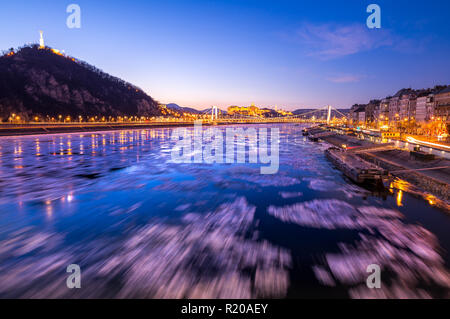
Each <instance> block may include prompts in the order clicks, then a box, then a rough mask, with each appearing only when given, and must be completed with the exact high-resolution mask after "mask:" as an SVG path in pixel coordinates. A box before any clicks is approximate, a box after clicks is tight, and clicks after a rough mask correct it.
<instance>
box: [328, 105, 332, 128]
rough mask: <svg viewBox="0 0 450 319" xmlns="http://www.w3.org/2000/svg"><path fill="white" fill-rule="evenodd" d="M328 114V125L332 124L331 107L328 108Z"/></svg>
mask: <svg viewBox="0 0 450 319" xmlns="http://www.w3.org/2000/svg"><path fill="white" fill-rule="evenodd" d="M327 109H328V112H327V124H330V120H331V105H328V106H327Z"/></svg>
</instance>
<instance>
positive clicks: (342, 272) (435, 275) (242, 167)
mask: <svg viewBox="0 0 450 319" xmlns="http://www.w3.org/2000/svg"><path fill="white" fill-rule="evenodd" d="M278 127H279V128H280V140H281V144H280V171H279V173H278V174H277V175H274V176H270V175H260V174H259V165H249V164H233V165H230V164H223V165H217V164H214V165H206V164H195V165H194V164H174V163H171V161H170V159H171V158H170V155H171V154H170V152H171V146H172V144H171V141H170V132H171V129H169V128H161V129H151V130H139V131H120V132H103V133H89V134H86V133H85V134H67V135H48V136H39V137H20V138H3V139H0V282H1V283H2V285H0V297H22V298H36V297H40V298H75V297H86V298H89V297H105V298H128V297H137V298H263V297H268V298H283V297H298V296H322V297H330V296H339V297H354V298H361V297H362V298H366V297H367V298H372V297H424V298H425V297H449V287H450V283H449V282H450V279H449V278H450V277H449V272H448V265H449V256H448V249H449V246H450V238H449V235H448V227H449V226H450V220H449V217H448V216H447V215H445V213H443V212H442V211H440V210H438V209H437V208H436V207H435V205H436V199H435V198H434V197H432V196H430V195H427V197H426V201H424V200H421V199H418V198H416V197H414V196H411V194H414V193H415V190H414V188H413V187H411V185H409V184H407V183H404V182H403V181H399V180H396V181H394V182H393V183H392V184H391V185H390V188H389V190H388V192H387V193H386V194H381V196H378V194H373V193H371V192H370V191H368V190H366V189H362V188H360V187H358V186H356V185H354V184H352V183H349V182H348V181H347V180H346V179H344V178H343V177H342V174H341V173H340V172H338V171H336V170H335V169H334V168H333V167H332V165H330V164H329V163H328V162H327V161H326V159H325V157H324V155H323V150H324V149H325V148H326V145H322V144H315V143H311V142H309V141H307V140H306V139H305V138H304V137H303V136H302V135H301V129H302V127H301V126H296V125H280V126H278ZM74 263H75V264H79V265H80V266H81V269H82V289H80V290H68V289H67V288H66V285H65V281H66V278H67V277H66V276H67V274H66V272H65V270H66V267H67V266H68V265H69V264H74ZM371 263H377V264H379V265H380V266H381V267H382V271H383V274H386V275H383V277H382V278H383V284H382V289H380V290H372V289H368V288H367V287H366V286H365V278H366V277H365V276H366V275H367V274H366V267H367V265H369V264H371Z"/></svg>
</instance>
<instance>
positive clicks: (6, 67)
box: [0, 45, 161, 120]
mask: <svg viewBox="0 0 450 319" xmlns="http://www.w3.org/2000/svg"><path fill="white" fill-rule="evenodd" d="M12 113H15V114H21V115H22V116H24V117H31V116H37V115H39V116H42V117H45V116H52V117H56V116H58V115H62V116H72V117H78V116H79V115H82V116H158V115H161V109H160V107H159V106H158V103H157V102H156V101H155V100H153V99H152V98H151V97H150V96H148V95H147V94H146V93H144V92H143V91H142V90H141V89H139V88H138V87H136V86H134V85H132V84H130V83H127V82H125V81H123V80H121V79H119V78H116V77H113V76H111V75H109V74H106V73H104V72H102V71H101V70H99V69H97V68H95V67H93V66H91V65H89V64H87V63H85V62H82V61H77V60H75V59H73V58H71V57H67V56H64V55H61V54H60V53H59V52H58V51H56V50H52V49H51V48H45V49H39V47H38V46H37V45H34V46H28V47H24V48H22V49H20V50H19V51H18V52H16V53H9V54H6V55H3V56H1V57H0V118H3V120H5V119H7V118H8V117H9V116H10V115H11V114H12Z"/></svg>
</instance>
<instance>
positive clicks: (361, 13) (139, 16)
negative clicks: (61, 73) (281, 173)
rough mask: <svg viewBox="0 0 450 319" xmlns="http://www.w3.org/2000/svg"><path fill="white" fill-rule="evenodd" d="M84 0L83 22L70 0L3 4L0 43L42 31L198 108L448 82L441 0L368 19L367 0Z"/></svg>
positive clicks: (165, 96) (163, 96) (311, 100)
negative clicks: (342, 1)
mask: <svg viewBox="0 0 450 319" xmlns="http://www.w3.org/2000/svg"><path fill="white" fill-rule="evenodd" d="M77 3H78V4H79V6H80V7H81V10H82V11H81V12H82V15H81V18H82V27H81V28H80V29H69V28H67V26H66V24H65V22H66V18H67V16H68V14H67V13H66V7H67V5H68V3H61V4H60V5H54V4H51V2H49V1H40V2H37V1H27V2H23V1H18V2H14V3H7V4H4V5H3V6H4V10H3V12H4V13H7V15H6V16H2V17H1V19H0V27H1V28H2V29H3V30H7V28H11V26H12V27H13V28H14V32H10V33H4V34H3V36H2V38H1V39H0V46H1V48H2V49H3V50H6V49H8V48H10V47H20V46H22V45H23V44H25V43H30V42H31V43H38V40H39V33H38V32H39V30H43V31H44V37H45V41H46V45H48V46H50V47H53V48H56V49H60V50H65V52H66V53H67V54H69V55H71V56H74V57H76V58H79V59H81V60H84V61H87V62H88V63H90V64H92V65H95V66H97V67H99V68H100V69H103V70H104V71H105V72H107V73H109V74H112V75H114V76H118V77H120V78H122V79H124V80H126V81H129V82H131V83H133V84H135V85H137V86H139V87H141V88H142V89H143V90H144V91H145V92H146V93H147V94H149V95H150V96H152V97H153V98H154V99H156V100H158V101H159V102H161V103H176V104H179V105H181V106H184V107H194V108H197V109H205V108H208V107H210V106H211V105H217V106H219V107H220V108H222V109H225V108H226V107H228V106H230V105H251V104H252V103H254V104H255V105H258V106H262V107H268V106H272V107H273V106H275V105H277V106H278V107H279V108H285V109H286V110H289V111H292V110H295V109H299V108H309V107H320V106H324V105H327V104H332V105H333V106H334V107H337V108H350V106H351V105H353V104H355V103H367V102H368V101H369V100H371V99H380V98H383V97H386V96H390V95H393V94H395V93H396V91H397V90H400V89H401V88H404V87H411V88H413V89H420V88H427V87H433V86H435V85H439V84H441V85H445V84H448V83H449V82H450V76H449V74H448V72H446V70H448V69H449V68H450V62H449V61H448V59H447V58H446V52H448V49H450V41H449V39H448V36H447V35H448V31H449V30H448V25H447V24H446V21H445V16H444V13H445V12H448V9H449V4H448V3H446V2H444V1H433V2H432V3H431V4H430V3H427V4H425V3H422V2H419V1H412V2H406V1H397V2H396V3H389V2H387V1H378V2H377V4H379V6H380V7H381V17H382V20H381V21H382V26H381V29H372V30H371V29H369V28H367V26H366V19H367V17H368V16H369V14H368V13H366V7H367V5H368V4H370V2H359V1H352V2H349V4H347V5H346V7H345V9H344V8H341V7H339V5H338V4H336V3H332V2H330V1H324V2H321V3H320V4H304V3H301V4H298V3H294V2H286V1H284V2H281V3H279V4H276V5H274V4H273V3H272V4H270V5H269V4H268V3H265V2H253V1H246V2H234V1H231V2H230V1H227V2H226V3H224V2H214V3H209V4H207V3H206V2H202V1H196V2H190V3H189V4H187V3H185V4H183V3H182V2H178V1H171V2H165V3H164V4H161V3H156V2H150V3H146V2H145V3H144V2H138V3H134V4H133V5H132V6H130V5H126V3H125V2H122V1H109V2H100V3H98V2H97V3H96V4H92V3H89V2H87V1H78V2H77ZM17 21H21V22H20V23H18V22H17ZM400 21H401V22H400ZM411 66H414V67H411Z"/></svg>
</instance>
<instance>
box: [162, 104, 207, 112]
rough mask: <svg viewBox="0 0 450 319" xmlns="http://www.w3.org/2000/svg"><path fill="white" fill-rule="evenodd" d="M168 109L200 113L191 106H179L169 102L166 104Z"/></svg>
mask: <svg viewBox="0 0 450 319" xmlns="http://www.w3.org/2000/svg"><path fill="white" fill-rule="evenodd" d="M166 106H167V107H168V108H169V109H171V110H173V111H175V112H178V113H191V114H200V113H202V111H199V110H196V109H193V108H191V107H183V106H179V105H178V104H175V103H169V104H167V105H166Z"/></svg>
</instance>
